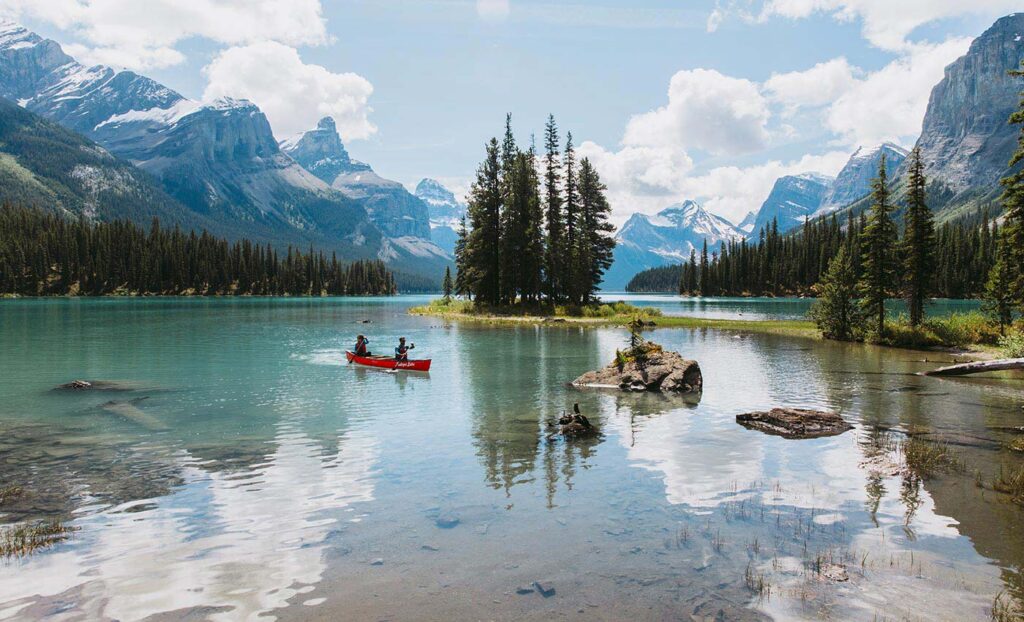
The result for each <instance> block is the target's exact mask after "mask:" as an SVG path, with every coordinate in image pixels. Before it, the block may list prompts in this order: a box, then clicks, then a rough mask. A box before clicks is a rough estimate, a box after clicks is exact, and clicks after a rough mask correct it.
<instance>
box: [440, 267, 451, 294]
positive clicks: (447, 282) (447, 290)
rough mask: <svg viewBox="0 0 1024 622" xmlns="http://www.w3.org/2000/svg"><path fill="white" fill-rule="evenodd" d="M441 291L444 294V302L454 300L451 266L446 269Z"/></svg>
mask: <svg viewBox="0 0 1024 622" xmlns="http://www.w3.org/2000/svg"><path fill="white" fill-rule="evenodd" d="M441 290H442V291H443V292H444V301H445V302H451V300H452V269H451V267H449V266H445V268H444V281H443V282H442V283H441Z"/></svg>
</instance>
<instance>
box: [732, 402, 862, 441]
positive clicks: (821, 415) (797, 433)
mask: <svg viewBox="0 0 1024 622" xmlns="http://www.w3.org/2000/svg"><path fill="white" fill-rule="evenodd" d="M736 423H738V424H740V425H741V426H743V427H745V428H750V429H751V430H758V431H760V432H764V433H765V434H773V435H776V436H782V437H785V438H818V437H821V436H835V435H837V434H842V433H843V432H845V431H847V430H850V429H852V428H853V426H852V425H850V424H848V423H846V421H845V420H843V418H842V417H840V416H839V414H838V413H833V412H824V411H820V410H807V409H804V408H773V409H771V410H769V411H766V412H753V413H745V414H742V415H736Z"/></svg>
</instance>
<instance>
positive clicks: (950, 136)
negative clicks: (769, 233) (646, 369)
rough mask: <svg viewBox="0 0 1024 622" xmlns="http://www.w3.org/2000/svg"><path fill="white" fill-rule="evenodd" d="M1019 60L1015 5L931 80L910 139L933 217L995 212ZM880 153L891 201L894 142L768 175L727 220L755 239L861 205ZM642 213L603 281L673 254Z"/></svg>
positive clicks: (618, 280) (903, 157)
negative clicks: (746, 208) (762, 190)
mask: <svg viewBox="0 0 1024 622" xmlns="http://www.w3.org/2000/svg"><path fill="white" fill-rule="evenodd" d="M1022 59H1024V13H1016V14H1013V15H1008V16H1006V17H1003V18H1000V19H999V20H997V21H996V22H995V23H994V24H993V25H992V26H991V27H990V28H989V29H988V30H986V31H985V32H984V33H983V34H982V35H981V36H979V37H978V38H977V39H975V40H974V41H973V42H972V43H971V46H970V48H969V50H968V52H967V53H966V54H965V55H964V56H962V57H961V58H959V59H957V60H956V61H954V62H953V63H952V64H951V65H949V66H948V67H947V68H946V71H945V75H944V77H943V79H942V80H941V81H940V82H939V83H938V84H937V85H936V86H935V87H934V88H933V89H932V92H931V96H930V98H929V103H928V107H927V111H926V113H925V117H924V121H923V123H922V131H921V136H920V138H919V139H918V140H917V143H916V146H917V148H919V149H920V150H921V157H922V160H923V162H924V165H925V174H926V176H927V178H928V180H929V186H928V198H929V206H930V207H931V208H932V210H933V211H934V213H935V216H936V220H937V221H939V222H945V221H950V220H955V219H957V218H962V217H968V216H971V215H972V214H976V213H977V212H978V211H979V210H980V209H983V208H988V209H991V210H992V212H993V214H994V213H996V212H998V206H997V205H995V200H996V198H997V197H998V195H999V193H1000V186H999V180H1000V179H1001V178H1002V177H1004V176H1006V175H1007V173H1008V172H1009V168H1008V162H1009V160H1010V157H1011V156H1012V154H1013V152H1014V149H1015V148H1016V146H1017V140H1018V136H1019V132H1020V130H1019V127H1017V126H1014V125H1011V124H1009V123H1008V119H1009V116H1010V114H1011V113H1012V112H1013V111H1014V110H1016V108H1017V106H1018V104H1019V96H1020V91H1021V88H1022V87H1021V83H1020V81H1019V80H1018V79H1016V78H1013V77H1011V76H1009V75H1008V74H1007V72H1008V71H1009V70H1011V69H1016V68H1018V67H1019V66H1020V63H1021V60H1022ZM883 155H884V156H885V158H886V163H887V166H888V170H889V176H890V179H891V180H892V181H891V184H892V188H891V189H892V191H893V197H894V199H895V200H896V202H897V203H899V202H900V201H901V200H902V196H903V177H904V175H905V172H906V170H905V169H906V166H907V164H906V162H907V156H908V151H907V150H906V149H903V148H902V147H900V146H898V145H895V144H893V143H883V144H881V145H878V146H875V147H871V148H866V147H861V148H859V149H857V150H856V151H855V152H854V153H853V154H852V155H851V156H850V159H849V161H848V162H847V163H846V165H845V166H844V167H843V169H842V170H841V171H840V172H839V174H838V175H837V176H836V178H835V179H832V178H829V177H825V176H822V175H819V174H817V173H812V172H807V173H803V174H799V175H788V176H785V177H781V178H779V179H778V180H776V182H775V184H774V186H773V187H772V190H771V192H770V193H769V195H768V197H767V198H766V199H765V201H764V202H763V203H762V204H761V206H760V207H759V208H758V209H757V210H756V211H753V210H752V211H751V212H750V213H748V215H747V216H746V217H745V218H744V220H743V221H742V222H741V223H740V224H739V225H736V226H734V227H733V236H741V237H747V238H748V239H751V240H755V241H756V240H757V239H758V237H759V236H760V233H761V231H764V230H766V229H767V228H769V227H771V225H772V223H773V222H776V223H777V224H778V228H779V231H780V233H785V232H786V231H789V230H792V229H793V228H795V227H797V226H799V225H800V224H801V223H803V222H804V220H805V219H806V218H815V217H821V216H826V215H829V214H837V215H838V216H839V217H841V218H843V219H845V217H846V216H847V214H849V213H852V214H857V213H859V212H860V211H863V210H865V209H867V208H868V207H869V206H870V198H869V194H870V192H871V182H872V180H873V179H874V177H876V175H877V173H878V164H879V161H880V159H881V157H882V156H883ZM670 209H671V208H670ZM645 218H647V217H645V216H643V215H642V214H634V215H633V216H631V217H630V218H629V220H628V221H627V222H626V224H625V225H623V227H622V228H621V229H620V230H619V232H618V234H617V239H618V244H619V246H620V247H622V250H621V252H620V250H619V248H616V260H615V264H614V265H613V266H612V268H611V270H609V273H608V278H606V279H605V282H604V283H603V287H604V288H605V289H612V290H614V289H621V288H622V287H623V286H624V285H625V283H626V282H628V280H629V278H630V277H631V276H632V275H633V274H634V273H635V272H633V271H634V270H635V269H636V268H640V267H641V266H646V267H657V266H661V265H668V264H671V263H677V262H678V261H680V258H679V257H677V256H675V255H674V254H672V253H666V252H663V251H664V249H665V242H664V240H662V239H658V238H652V237H651V236H650V235H649V234H648V232H647V231H646V230H645V227H643V226H637V224H638V223H641V222H642V221H643V220H644V219H645ZM672 235H673V236H674V238H675V239H678V240H686V241H687V243H689V244H694V245H699V244H703V238H704V237H706V239H707V241H708V244H709V246H714V245H717V244H718V243H719V242H720V241H721V240H722V239H723V237H722V235H721V234H720V233H719V232H715V233H708V234H706V235H705V234H702V233H701V231H699V230H696V229H695V230H684V229H683V228H675V229H673V231H672ZM695 235H696V238H697V241H696V243H695V242H694V236H695ZM687 253H688V251H687ZM640 269H646V268H640Z"/></svg>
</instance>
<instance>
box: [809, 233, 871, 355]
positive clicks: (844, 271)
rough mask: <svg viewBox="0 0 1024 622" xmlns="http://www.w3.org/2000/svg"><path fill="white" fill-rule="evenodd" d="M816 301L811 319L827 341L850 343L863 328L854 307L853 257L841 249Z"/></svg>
mask: <svg viewBox="0 0 1024 622" xmlns="http://www.w3.org/2000/svg"><path fill="white" fill-rule="evenodd" d="M818 289H819V291H818V300H817V301H816V302H815V303H814V306H812V307H811V311H810V315H811V319H813V320H814V323H815V324H817V325H818V329H819V330H820V331H821V334H822V335H823V336H824V337H825V338H826V339H836V340H838V341H853V340H854V339H855V338H856V337H857V335H858V333H860V331H861V330H862V328H863V323H864V316H863V314H862V313H861V310H860V307H859V306H858V304H857V301H856V297H857V274H856V272H854V269H853V256H852V255H851V254H850V250H849V249H848V248H847V247H846V246H845V245H844V246H841V247H840V248H839V252H838V253H837V254H836V256H835V257H834V258H833V259H832V261H831V262H829V264H828V270H826V271H825V276H824V277H823V278H822V279H821V283H819V284H818Z"/></svg>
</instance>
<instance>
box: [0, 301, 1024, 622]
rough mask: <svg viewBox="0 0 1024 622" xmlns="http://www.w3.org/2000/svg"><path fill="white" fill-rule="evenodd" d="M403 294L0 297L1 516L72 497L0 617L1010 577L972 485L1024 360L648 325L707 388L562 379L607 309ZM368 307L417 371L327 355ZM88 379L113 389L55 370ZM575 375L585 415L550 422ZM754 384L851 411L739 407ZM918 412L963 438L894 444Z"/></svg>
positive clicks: (1021, 533) (554, 608)
mask: <svg viewBox="0 0 1024 622" xmlns="http://www.w3.org/2000/svg"><path fill="white" fill-rule="evenodd" d="M422 301H423V299H418V298H409V297H399V298H390V299H334V300H266V299H245V300H230V299H222V300H187V299H148V300H45V301H44V300H19V301H5V302H3V303H0V396H2V400H0V489H2V488H3V487H7V486H19V487H21V488H22V490H23V492H22V494H20V495H16V496H15V497H13V498H9V499H5V500H4V501H3V504H2V505H0V523H4V524H7V525H11V524H14V523H19V522H32V521H39V520H52V519H60V520H63V521H67V522H68V523H69V524H70V525H71V526H73V527H76V528H78V529H77V531H75V532H74V533H73V534H72V536H71V538H70V539H68V540H67V541H65V542H63V543H60V544H57V545H56V546H54V547H52V548H49V549H46V550H42V551H39V552H37V553H35V554H33V555H30V556H27V557H10V558H7V559H2V560H0V619H18V620H21V619H25V620H32V619H42V618H46V619H53V620H102V619H111V620H113V619H117V620H142V619H152V620H165V619H175V620H177V619H190V620H191V619H211V620H245V619H275V618H276V619H285V620H287V619H296V620H306V619H323V620H337V619H351V620H363V619H372V620H376V619H392V620H412V619H505V620H519V619H544V620H547V619H551V618H552V617H554V616H558V617H564V618H567V619H584V618H585V619H588V620H593V619H597V620H602V619H609V620H611V619H623V618H629V619H635V620H661V619H689V617H690V616H692V617H694V618H695V619H726V620H732V619H739V620H744V619H751V620H756V619H766V618H775V619H862V620H874V619H948V620H963V619H988V618H989V616H990V612H991V608H992V606H993V602H994V601H995V602H998V603H1000V604H1005V603H1009V602H1011V600H1012V598H1020V597H1021V596H1022V582H1021V578H1020V574H1019V572H1020V565H1021V563H1022V561H1024V510H1022V506H1021V505H1018V504H1017V503H1014V502H1013V501H1012V500H1011V499H1010V498H1009V496H1008V495H1005V494H1002V493H999V492H996V491H995V490H993V487H992V484H991V482H992V481H993V479H995V478H997V477H998V476H999V474H1000V473H1001V472H1002V473H1003V474H1004V475H1005V474H1007V473H1011V472H1015V470H1016V469H1019V468H1021V460H1020V459H1019V458H1018V455H1017V454H1014V453H1012V452H1011V451H1010V450H1008V449H1006V448H1005V447H1004V446H1005V444H1006V443H1007V442H1009V441H1012V440H1013V439H1014V438H1016V434H1017V432H1018V430H1016V429H1015V428H1016V427H1017V426H1022V425H1024V410H1022V404H1024V379H1022V377H1021V376H1013V375H1006V376H1003V377H1001V378H990V379H982V378H975V379H970V380H943V379H935V378H924V377H920V376H915V375H913V374H914V372H917V371H920V370H922V369H925V368H928V367H930V366H933V365H935V364H936V361H935V360H933V361H932V362H923V361H922V359H923V358H924V357H925V355H924V354H923V353H919V352H910V351H901V350H881V349H876V348H871V347H867V346H860V345H843V344H834V343H820V342H816V341H812V340H802V339H797V338H784V337H778V336H770V335H752V334H742V333H735V332H718V331H701V330H674V329H658V330H655V331H652V332H651V333H650V334H649V335H648V336H649V337H651V338H652V339H654V340H656V341H658V342H660V343H662V344H663V345H665V346H666V347H667V348H670V349H673V350H677V351H679V352H681V353H683V355H684V356H686V357H689V358H694V359H697V360H698V361H699V362H700V365H701V367H702V369H703V372H704V379H705V391H704V393H703V395H702V396H701V398H700V399H699V400H698V399H688V400H683V399H679V398H673V399H670V398H663V397H659V396H653V395H628V394H618V393H606V392H605V393H602V392H578V391H576V390H573V389H570V388H568V387H567V386H566V384H565V383H566V382H568V381H570V380H572V379H573V378H574V377H576V376H577V375H579V374H581V373H582V372H584V371H586V370H588V369H594V368H597V367H599V366H602V365H604V364H605V363H607V362H608V361H609V360H611V359H612V358H613V356H614V353H615V350H616V348H618V347H622V345H623V343H624V334H623V331H621V330H617V329H580V328H574V327H565V326H561V327H559V326H555V327H545V328H539V327H527V326H520V327H515V328H488V327H481V326H475V325H444V324H443V323H442V322H441V321H440V320H437V319H432V318H419V317H411V316H408V315H407V314H406V313H405V309H406V308H407V307H408V306H409V305H410V304H417V303H421V302H422ZM752 312H755V311H752ZM364 322H369V323H364ZM359 332H362V333H365V334H367V335H368V336H370V339H371V346H372V347H373V348H376V349H378V350H380V351H384V350H388V349H390V348H391V347H393V342H395V341H396V340H397V338H398V336H400V335H405V336H406V337H408V338H409V340H410V341H412V342H415V343H416V346H417V347H416V349H415V350H414V353H415V354H416V355H417V356H422V357H428V356H429V357H431V358H432V359H433V367H432V369H431V371H430V373H429V374H418V373H397V374H391V373H385V372H380V371H374V370H367V369H362V368H356V367H352V366H350V365H347V364H345V363H344V361H343V349H344V348H345V347H347V346H348V345H349V344H350V342H352V341H354V336H355V334H356V333H359ZM928 356H930V357H931V358H933V359H936V358H938V359H942V358H943V357H942V356H936V355H928ZM78 378H80V379H85V380H93V381H109V382H111V383H113V384H112V385H111V387H112V389H111V390H103V391H98V390H94V391H66V390H64V391H62V390H54V387H55V386H57V385H59V384H61V383H64V382H68V381H70V380H73V379H78ZM114 389H116V390H114ZM573 402H578V403H579V404H580V408H581V410H582V411H583V412H584V413H585V414H587V415H588V417H589V418H590V420H591V422H593V423H595V424H596V425H598V426H599V427H600V429H601V431H602V435H601V436H600V437H599V438H596V439H589V440H578V441H571V442H567V441H565V440H563V439H560V438H554V437H549V436H548V434H549V430H548V429H547V425H546V424H547V422H548V421H549V420H552V419H554V418H556V417H557V415H558V414H560V413H561V412H562V410H563V409H566V408H571V406H572V404H573ZM772 406H802V407H810V408H830V409H836V410H838V411H840V412H841V413H842V414H843V415H844V416H845V417H847V418H848V419H849V420H850V421H851V422H852V423H853V424H854V425H855V429H854V430H852V431H850V432H847V433H845V434H843V435H841V436H836V437H831V438H824V439H814V440H799V441H794V440H785V439H782V438H778V437H772V436H766V435H763V434H761V433H759V432H756V431H751V430H747V429H744V428H742V427H740V426H738V425H737V424H736V422H735V415H736V414H739V413H743V412H746V411H750V410H754V409H766V408H769V407H772ZM906 433H910V434H911V435H913V437H914V438H915V439H918V440H919V441H920V442H922V443H924V444H925V445H928V446H934V447H941V448H943V449H944V450H945V451H946V452H947V453H948V454H949V455H951V456H953V457H954V458H955V460H953V463H954V464H953V466H947V467H945V468H938V469H935V470H934V471H932V472H929V473H919V472H915V471H913V470H910V469H907V468H906V466H905V464H904V460H903V447H904V446H903V445H902V443H903V442H904V441H905V440H906V438H907V436H906ZM831 565H835V566H837V567H841V568H843V569H844V570H845V571H846V573H847V576H848V580H846V581H834V580H830V579H829V578H828V576H827V575H828V573H826V572H823V571H824V570H827V569H829V568H832V566H831ZM535 582H536V583H539V586H540V587H538V586H537V585H535ZM541 588H542V589H543V593H542V591H541ZM521 592H522V593H521ZM1000 594H1002V595H1000ZM997 599H998V600H997Z"/></svg>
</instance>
